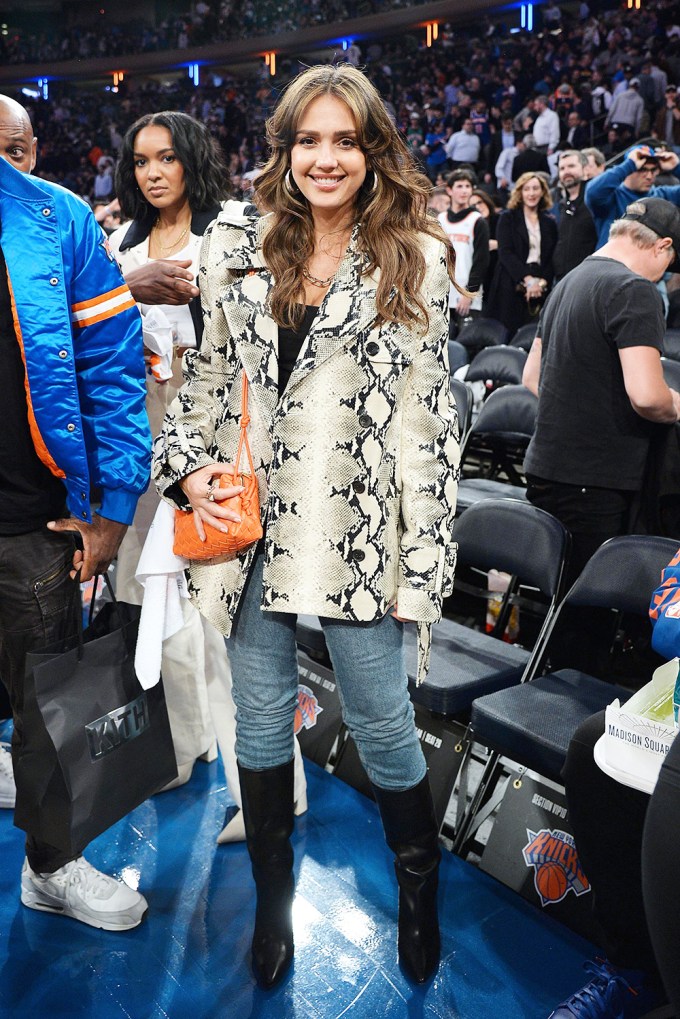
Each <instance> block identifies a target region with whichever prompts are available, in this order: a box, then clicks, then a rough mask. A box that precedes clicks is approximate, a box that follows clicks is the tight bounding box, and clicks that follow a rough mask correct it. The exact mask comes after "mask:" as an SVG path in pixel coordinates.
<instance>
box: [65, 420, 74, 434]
mask: <svg viewBox="0 0 680 1019" xmlns="http://www.w3.org/2000/svg"><path fill="white" fill-rule="evenodd" d="M75 430H76V426H75V425H74V424H73V422H72V421H69V423H68V424H67V425H66V431H67V432H75Z"/></svg>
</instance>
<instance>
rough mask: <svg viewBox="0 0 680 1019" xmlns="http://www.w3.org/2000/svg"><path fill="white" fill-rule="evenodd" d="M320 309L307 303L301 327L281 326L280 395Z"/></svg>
mask: <svg viewBox="0 0 680 1019" xmlns="http://www.w3.org/2000/svg"><path fill="white" fill-rule="evenodd" d="M318 310H319V309H318V308H317V307H316V306H315V305H312V304H307V305H305V317H304V319H303V320H302V325H301V326H300V328H299V329H286V328H283V327H279V396H281V394H282V393H283V391H284V389H285V388H286V386H287V385H288V380H289V378H290V377H291V375H292V373H293V368H294V367H295V362H296V361H297V356H298V354H299V353H300V349H301V347H302V344H303V343H304V340H305V337H306V336H307V333H308V332H309V330H310V329H311V328H312V322H313V321H314V319H315V317H316V313H317V311H318Z"/></svg>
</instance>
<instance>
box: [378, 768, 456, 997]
mask: <svg viewBox="0 0 680 1019" xmlns="http://www.w3.org/2000/svg"><path fill="white" fill-rule="evenodd" d="M373 792H374V793H375V798H376V801H377V803H378V807H379V808H380V816H381V817H382V823H383V828H384V829H385V838H386V840H387V845H388V846H389V847H390V849H391V850H392V852H393V853H394V855H395V861H394V870H395V873H396V875H397V884H398V885H399V939H398V949H399V962H400V963H401V965H402V967H403V969H404V970H405V972H406V973H407V975H408V976H409V977H411V979H412V980H415V981H416V983H419V984H422V983H424V982H425V981H426V980H427V979H429V977H431V976H433V975H434V973H435V972H436V970H437V966H438V965H439V956H440V941H439V919H438V915H437V887H438V884H439V861H440V859H441V852H440V849H439V838H438V831H437V824H436V821H435V817H434V807H433V804H432V793H431V792H430V783H429V781H428V778H427V775H426V776H425V778H424V779H423V780H422V782H419V783H418V785H417V786H414V787H413V789H407V790H406V791H405V792H394V791H393V790H390V789H378V787H377V786H373Z"/></svg>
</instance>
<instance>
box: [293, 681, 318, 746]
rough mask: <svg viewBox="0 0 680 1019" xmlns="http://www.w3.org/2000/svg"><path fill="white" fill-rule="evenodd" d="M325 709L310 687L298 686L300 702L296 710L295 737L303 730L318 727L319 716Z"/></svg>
mask: <svg viewBox="0 0 680 1019" xmlns="http://www.w3.org/2000/svg"><path fill="white" fill-rule="evenodd" d="M322 711H323V708H322V707H321V705H320V704H319V702H318V700H317V698H316V694H315V693H314V691H313V690H310V689H309V687H308V686H303V684H302V683H300V684H299V685H298V702H297V707H296V709H295V735H296V736H297V734H298V733H299V732H300V730H301V729H313V728H314V726H315V725H316V719H317V716H318V715H320V714H321V712H322Z"/></svg>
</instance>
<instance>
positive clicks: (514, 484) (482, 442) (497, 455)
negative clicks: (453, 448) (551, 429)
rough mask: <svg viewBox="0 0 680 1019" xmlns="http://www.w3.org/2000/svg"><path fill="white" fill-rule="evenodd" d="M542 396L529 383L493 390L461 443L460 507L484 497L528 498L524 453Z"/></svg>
mask: <svg viewBox="0 0 680 1019" xmlns="http://www.w3.org/2000/svg"><path fill="white" fill-rule="evenodd" d="M537 406H538V399H537V398H536V396H534V394H533V393H531V392H530V391H529V390H528V389H526V388H525V387H524V386H520V385H509V386H503V387H502V388H501V389H497V390H496V391H495V392H493V393H491V395H490V396H489V398H488V400H486V402H485V403H484V404H483V406H482V409H481V410H480V412H479V415H478V416H477V419H476V421H474V422H473V424H472V426H471V428H470V431H469V432H468V434H467V437H466V439H465V442H464V443H463V447H462V449H461V480H460V483H459V485H458V503H457V513H458V514H459V515H460V514H462V513H463V512H464V511H465V510H467V509H468V508H469V507H470V506H472V505H473V504H474V503H476V502H481V501H483V500H485V499H503V498H513V499H522V500H526V479H525V477H524V469H523V463H524V455H525V453H526V449H527V446H528V445H529V442H530V441H531V436H532V435H533V433H534V428H535V425H536V408H537Z"/></svg>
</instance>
